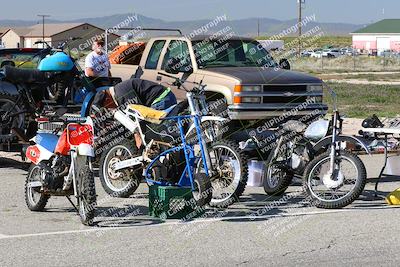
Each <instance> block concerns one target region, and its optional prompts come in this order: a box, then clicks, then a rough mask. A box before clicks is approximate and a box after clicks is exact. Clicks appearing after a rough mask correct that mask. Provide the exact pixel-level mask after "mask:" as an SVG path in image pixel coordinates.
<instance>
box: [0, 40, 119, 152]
mask: <svg viewBox="0 0 400 267" xmlns="http://www.w3.org/2000/svg"><path fill="white" fill-rule="evenodd" d="M76 39H77V38H70V39H68V40H66V41H64V42H63V43H61V44H60V45H59V46H58V47H57V48H56V49H54V48H51V47H50V46H49V45H48V44H47V43H46V42H43V41H38V42H36V43H35V44H39V43H41V44H45V45H46V48H44V49H43V51H42V52H41V53H40V55H41V57H42V56H43V53H47V56H46V57H44V58H43V59H42V60H41V61H40V62H39V65H38V68H37V69H36V70H32V69H19V68H15V67H12V66H5V67H4V68H3V69H2V70H0V82H1V83H2V84H1V87H0V144H2V143H6V142H13V141H15V139H16V137H18V138H19V139H20V140H23V141H25V142H27V141H28V140H29V139H30V138H31V137H33V136H34V135H35V134H36V130H37V123H36V121H35V118H37V117H39V116H40V115H41V114H43V113H44V112H46V111H48V110H53V111H54V110H55V109H57V108H58V107H60V106H62V107H66V108H68V109H70V111H76V110H78V111H80V110H82V114H83V115H82V117H86V116H88V115H89V112H88V111H87V108H88V107H89V106H90V103H89V101H91V100H92V98H87V96H88V95H94V94H95V92H96V90H101V88H103V89H104V90H105V89H107V88H109V86H112V85H115V84H117V83H119V82H121V79H120V78H95V79H91V78H88V77H86V76H85V74H84V72H83V71H82V70H81V69H80V66H79V64H78V63H76V62H75V60H74V59H73V58H72V56H71V55H69V54H67V53H65V52H64V48H65V47H66V46H67V45H68V42H69V41H71V40H72V41H73V40H76ZM93 92H94V93H93ZM91 93H92V94H91ZM83 99H85V100H86V101H87V102H84V101H83ZM52 102H54V103H52Z"/></svg>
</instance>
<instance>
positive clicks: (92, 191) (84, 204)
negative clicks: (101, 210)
mask: <svg viewBox="0 0 400 267" xmlns="http://www.w3.org/2000/svg"><path fill="white" fill-rule="evenodd" d="M77 182H78V192H79V196H78V211H79V217H80V218H81V222H82V224H84V225H88V226H91V225H94V222H93V220H94V217H95V216H96V206H97V203H96V198H97V196H96V187H95V182H94V174H93V171H92V170H91V169H90V168H89V165H88V164H86V165H85V166H84V167H82V169H81V170H80V171H79V172H78V177H77Z"/></svg>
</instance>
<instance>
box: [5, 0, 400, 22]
mask: <svg viewBox="0 0 400 267" xmlns="http://www.w3.org/2000/svg"><path fill="white" fill-rule="evenodd" d="M305 1H306V4H305V8H304V10H303V13H304V14H305V15H311V14H316V16H317V21H319V22H343V23H354V24H369V23H371V22H375V21H378V20H380V19H383V18H400V14H399V10H400V1H399V0H305ZM296 3H297V0H247V1H243V0H196V1H193V0H147V1H144V0H112V1H109V0H107V1H103V0H101V1H100V0H98V1H93V0H90V1H89V0H87V1H82V0H68V1H55V0H35V1H32V0H14V1H10V0H2V3H1V5H0V20H2V19H18V20H35V19H37V17H36V15H37V14H49V15H51V16H52V19H57V20H68V19H79V18H89V17H101V16H106V15H114V14H122V13H138V14H142V15H145V16H148V17H152V18H157V19H163V20H168V21H176V20H193V19H209V18H213V17H215V16H217V15H221V14H227V16H228V18H230V19H243V18H254V17H263V18H274V19H280V20H288V19H293V18H296V17H297V12H298V11H297V4H296Z"/></svg>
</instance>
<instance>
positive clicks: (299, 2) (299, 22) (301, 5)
mask: <svg viewBox="0 0 400 267" xmlns="http://www.w3.org/2000/svg"><path fill="white" fill-rule="evenodd" d="M297 3H298V7H299V21H298V27H299V37H298V38H299V56H300V55H301V31H302V29H301V21H302V9H303V4H305V3H306V0H297Z"/></svg>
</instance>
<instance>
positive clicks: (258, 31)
mask: <svg viewBox="0 0 400 267" xmlns="http://www.w3.org/2000/svg"><path fill="white" fill-rule="evenodd" d="M257 37H260V19H258V20H257Z"/></svg>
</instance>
